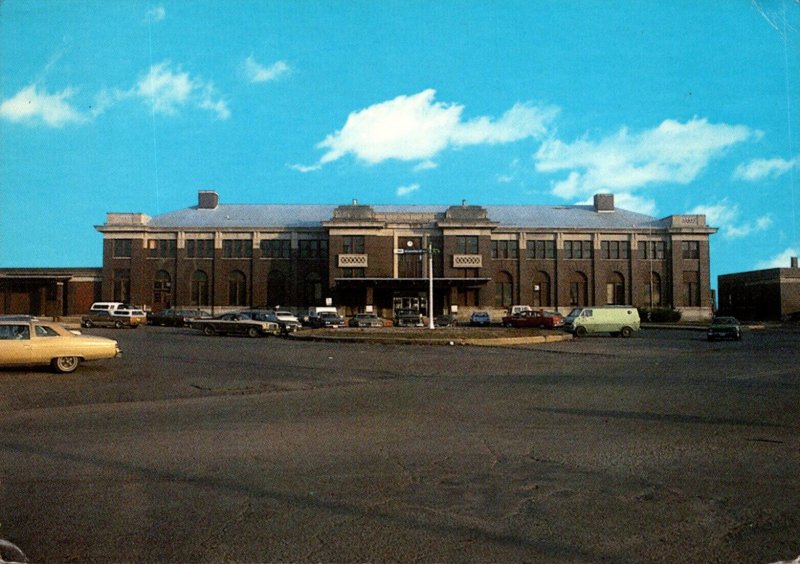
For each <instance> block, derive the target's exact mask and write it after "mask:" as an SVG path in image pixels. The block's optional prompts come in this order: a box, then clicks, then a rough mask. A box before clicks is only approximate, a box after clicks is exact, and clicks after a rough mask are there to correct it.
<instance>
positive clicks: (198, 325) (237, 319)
mask: <svg viewBox="0 0 800 564" xmlns="http://www.w3.org/2000/svg"><path fill="white" fill-rule="evenodd" d="M189 327H191V328H192V329H197V330H198V331H202V332H203V334H204V335H208V336H209V337H210V336H212V335H246V336H247V337H254V338H255V337H266V336H268V335H280V333H281V329H280V327H278V324H277V323H275V322H273V321H258V320H256V319H251V318H250V317H249V316H248V315H247V314H246V313H244V312H235V313H225V314H223V315H219V316H217V317H211V318H207V319H192V320H190V321H189Z"/></svg>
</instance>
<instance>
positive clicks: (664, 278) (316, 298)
mask: <svg viewBox="0 0 800 564" xmlns="http://www.w3.org/2000/svg"><path fill="white" fill-rule="evenodd" d="M96 229H97V230H98V231H100V232H101V233H102V234H103V290H102V299H103V300H114V301H127V302H131V303H135V304H138V305H142V306H145V307H151V308H152V309H153V310H154V311H158V310H160V309H163V308H166V307H169V306H176V307H177V306H180V307H203V308H209V309H212V310H214V311H215V312H220V311H226V310H230V309H236V308H242V307H248V306H252V305H268V306H273V307H274V306H277V305H280V306H282V307H290V308H294V309H295V310H296V311H299V310H301V309H304V308H307V307H310V306H316V305H325V304H326V302H332V303H333V304H334V305H336V306H337V307H339V308H340V311H341V312H342V313H344V314H346V315H350V314H352V313H355V312H359V311H367V310H372V311H374V312H376V313H378V314H379V315H382V316H385V317H391V316H392V314H393V312H394V311H395V310H396V309H399V308H407V307H416V308H419V309H420V310H421V311H422V312H423V313H425V314H427V313H433V314H436V315H438V314H440V313H449V312H454V311H457V313H458V316H459V317H464V316H468V315H469V313H470V312H471V311H473V310H477V309H480V310H486V311H490V312H492V313H493V314H495V315H499V314H500V313H501V312H503V311H504V310H505V309H506V308H507V307H509V306H511V305H512V304H529V305H531V306H533V307H536V308H547V309H558V310H561V311H569V310H570V308H572V307H574V306H579V305H601V304H626V305H637V306H642V307H653V308H674V309H679V310H681V312H682V313H683V317H684V319H704V318H708V317H710V316H711V313H712V304H713V300H712V296H711V290H710V271H709V261H710V258H709V236H710V235H711V234H713V233H715V232H716V231H717V230H716V228H713V227H709V226H707V225H706V222H705V216H702V215H672V216H668V217H665V218H661V219H658V218H654V217H651V216H648V215H643V214H639V213H635V212H632V211H628V210H624V209H619V208H616V207H615V205H614V196H613V195H611V194H598V195H597V196H595V198H594V204H593V205H576V206H476V205H467V203H466V202H463V203H462V204H461V205H453V206H369V205H361V204H359V203H358V202H356V201H353V203H352V204H351V205H343V206H326V205H260V204H245V205H231V204H221V203H220V202H219V196H218V195H217V193H216V192H213V191H201V192H200V193H199V197H198V203H197V205H196V206H193V207H190V208H185V209H181V210H177V211H174V212H168V213H164V214H161V215H158V216H155V217H149V216H147V215H145V214H142V213H109V214H108V215H107V219H106V223H105V224H103V225H99V226H97V227H96ZM428 249H434V250H435V251H436V253H435V254H434V255H433V272H432V277H433V279H434V307H433V311H432V312H429V311H428V310H429V309H430V308H429V305H428V303H427V300H428V284H429V278H430V276H431V273H430V272H429V271H428V268H429V267H428V264H429V261H428V258H427V255H426V254H425V253H426V252H427V250H428Z"/></svg>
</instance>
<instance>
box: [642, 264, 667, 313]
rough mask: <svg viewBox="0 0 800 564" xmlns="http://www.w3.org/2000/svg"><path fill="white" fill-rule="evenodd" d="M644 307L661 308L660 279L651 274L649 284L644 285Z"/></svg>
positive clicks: (655, 274) (656, 275)
mask: <svg viewBox="0 0 800 564" xmlns="http://www.w3.org/2000/svg"><path fill="white" fill-rule="evenodd" d="M644 305H645V306H646V307H661V306H662V305H663V304H662V303H661V277H660V276H659V275H658V274H657V273H655V272H653V273H652V274H651V275H650V281H649V283H648V282H647V281H645V284H644Z"/></svg>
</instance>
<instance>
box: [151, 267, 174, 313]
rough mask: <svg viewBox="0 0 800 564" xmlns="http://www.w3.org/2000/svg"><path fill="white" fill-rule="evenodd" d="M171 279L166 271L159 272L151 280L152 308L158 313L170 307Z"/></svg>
mask: <svg viewBox="0 0 800 564" xmlns="http://www.w3.org/2000/svg"><path fill="white" fill-rule="evenodd" d="M171 296H172V277H171V276H170V275H169V272H167V271H166V270H159V271H158V272H156V276H155V278H154V279H153V308H154V309H155V310H156V311H160V310H162V309H164V308H167V307H169V306H170V305H172V304H171V303H170V301H171Z"/></svg>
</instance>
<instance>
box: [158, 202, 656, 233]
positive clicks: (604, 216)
mask: <svg viewBox="0 0 800 564" xmlns="http://www.w3.org/2000/svg"><path fill="white" fill-rule="evenodd" d="M337 207H338V206H335V205H314V204H297V205H295V204H240V205H234V204H220V205H218V206H217V207H216V208H214V209H201V208H198V207H191V208H185V209H182V210H177V211H173V212H168V213H165V214H161V215H157V216H155V217H152V218H151V219H150V221H149V222H148V223H147V225H148V226H149V227H159V228H180V229H191V228H198V229H204V228H225V227H232V228H311V227H320V226H321V224H322V222H325V221H330V220H331V218H332V216H333V210H334V209H336V208H337ZM448 207H449V206H381V205H377V206H371V208H372V209H373V210H374V211H375V212H376V213H379V214H441V215H442V218H443V217H444V213H445V211H447V209H448ZM483 208H484V209H485V210H486V211H487V212H488V215H489V220H490V221H492V222H495V223H497V224H498V225H499V226H500V227H512V228H533V229H536V228H545V229H570V228H575V229H633V228H659V227H666V224H667V222H668V220H667V219H661V220H659V219H656V218H654V217H651V216H649V215H643V214H640V213H636V212H632V211H628V210H623V209H620V208H617V209H615V210H614V211H612V212H596V211H595V210H594V207H593V206H483Z"/></svg>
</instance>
